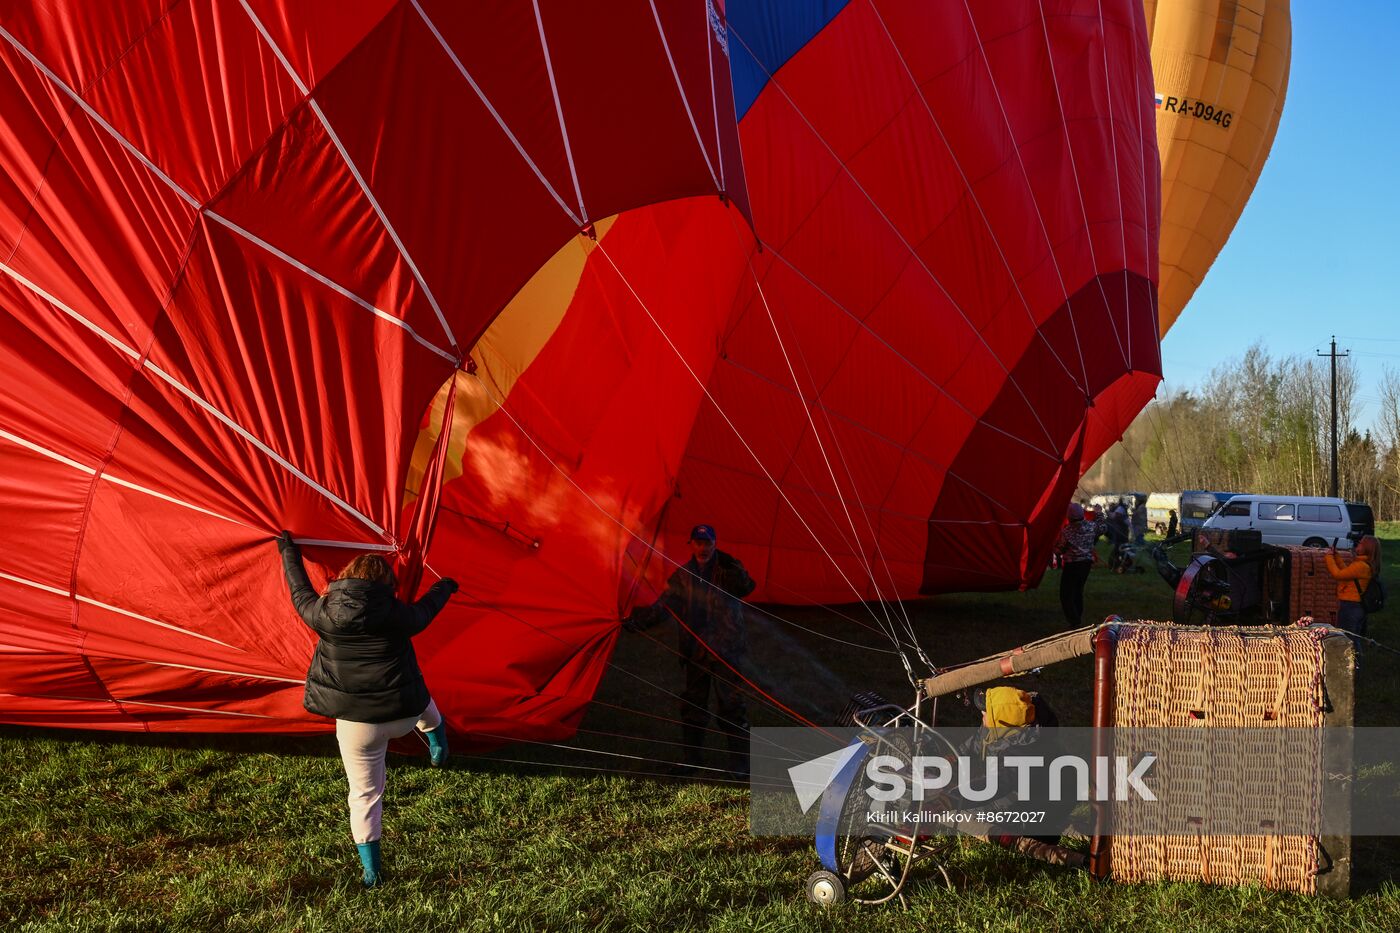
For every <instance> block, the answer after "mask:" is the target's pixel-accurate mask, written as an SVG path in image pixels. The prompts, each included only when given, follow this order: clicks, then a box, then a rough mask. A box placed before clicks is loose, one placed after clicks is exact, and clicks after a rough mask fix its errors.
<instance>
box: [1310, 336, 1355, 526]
mask: <svg viewBox="0 0 1400 933" xmlns="http://www.w3.org/2000/svg"><path fill="white" fill-rule="evenodd" d="M1317 355H1318V356H1329V357H1331V358H1332V498H1333V499H1335V498H1337V357H1339V356H1351V351H1350V350H1343V351H1342V352H1341V353H1338V352H1337V335H1336V334H1333V335H1332V350H1331V352H1329V353H1323V352H1322V351H1321V350H1318V351H1317Z"/></svg>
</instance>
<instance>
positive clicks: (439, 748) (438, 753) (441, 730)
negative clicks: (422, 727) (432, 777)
mask: <svg viewBox="0 0 1400 933" xmlns="http://www.w3.org/2000/svg"><path fill="white" fill-rule="evenodd" d="M423 735H425V736H427V738H428V760H429V761H430V762H431V763H432V765H433V767H434V768H441V767H444V766H446V764H447V726H446V724H444V725H441V726H438V727H437V728H436V729H433V730H432V731H431V732H424V733H423Z"/></svg>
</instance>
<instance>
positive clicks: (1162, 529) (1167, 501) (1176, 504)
mask: <svg viewBox="0 0 1400 933" xmlns="http://www.w3.org/2000/svg"><path fill="white" fill-rule="evenodd" d="M1172 512H1175V513H1176V522H1177V528H1180V527H1181V494H1180V493H1176V492H1154V493H1152V495H1150V496H1148V497H1147V523H1148V524H1149V525H1151V526H1152V530H1153V531H1155V532H1157V534H1159V535H1165V534H1166V533H1167V523H1168V522H1170V521H1171V513H1172Z"/></svg>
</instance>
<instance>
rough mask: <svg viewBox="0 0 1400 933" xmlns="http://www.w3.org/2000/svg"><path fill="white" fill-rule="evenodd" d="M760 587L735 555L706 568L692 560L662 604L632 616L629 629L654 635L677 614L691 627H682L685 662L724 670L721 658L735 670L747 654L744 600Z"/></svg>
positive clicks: (669, 585) (718, 556) (674, 577)
mask: <svg viewBox="0 0 1400 933" xmlns="http://www.w3.org/2000/svg"><path fill="white" fill-rule="evenodd" d="M755 586H756V584H755V583H754V582H753V578H752V577H750V576H749V574H748V571H747V570H745V569H744V565H743V564H741V563H740V562H739V560H738V559H737V558H735V557H734V556H733V555H731V554H726V553H725V552H724V551H715V556H714V557H713V558H711V559H710V561H709V563H708V564H707V565H705V566H704V567H701V566H700V564H699V563H697V562H696V560H695V558H693V557H692V558H691V559H690V560H688V561H686V562H685V564H684V565H683V566H681V567H680V568H679V569H678V570H677V571H676V572H675V573H673V574H671V578H670V579H669V580H667V581H666V590H665V592H663V593H662V594H661V597H660V598H659V599H657V601H656V602H654V603H652V604H651V605H650V606H646V607H642V608H638V609H636V610H634V611H633V612H632V615H631V618H630V619H629V622H630V625H629V627H630V628H633V629H636V630H641V629H648V628H651V627H652V626H653V625H656V624H657V623H659V622H664V621H666V620H668V619H670V618H672V613H675V616H676V617H678V618H679V619H680V620H681V621H682V622H684V623H685V624H684V625H679V626H678V628H679V629H680V653H681V657H682V659H683V660H685V661H689V662H694V663H699V664H710V663H714V664H718V663H719V662H717V661H716V660H715V658H714V654H718V655H719V656H720V657H722V658H724V660H726V661H729V662H730V663H731V664H733V663H737V662H738V661H740V660H742V658H743V656H744V653H745V650H746V648H747V645H746V643H745V642H746V639H745V633H744V604H743V603H742V602H741V600H742V599H743V598H744V597H745V596H747V595H749V594H750V593H752V592H753V591H754V587H755ZM687 628H689V631H687ZM692 633H694V634H692ZM701 642H704V644H701ZM706 645H708V646H709V649H708V650H707V648H706V647H705V646H706ZM711 650H712V651H713V652H714V654H711Z"/></svg>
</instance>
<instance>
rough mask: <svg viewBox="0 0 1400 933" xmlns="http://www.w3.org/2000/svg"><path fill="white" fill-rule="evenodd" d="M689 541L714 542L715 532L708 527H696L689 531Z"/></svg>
mask: <svg viewBox="0 0 1400 933" xmlns="http://www.w3.org/2000/svg"><path fill="white" fill-rule="evenodd" d="M690 540H692V541H710V542H713V541H714V540H715V530H714V529H713V528H711V527H710V526H709V525H696V526H695V527H694V528H692V529H690Z"/></svg>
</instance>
